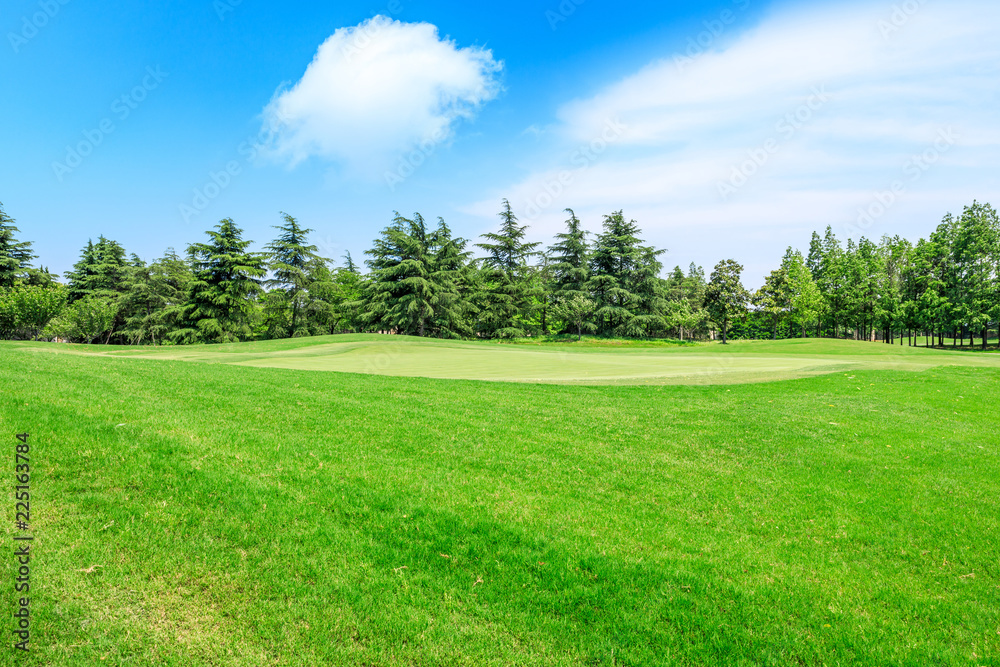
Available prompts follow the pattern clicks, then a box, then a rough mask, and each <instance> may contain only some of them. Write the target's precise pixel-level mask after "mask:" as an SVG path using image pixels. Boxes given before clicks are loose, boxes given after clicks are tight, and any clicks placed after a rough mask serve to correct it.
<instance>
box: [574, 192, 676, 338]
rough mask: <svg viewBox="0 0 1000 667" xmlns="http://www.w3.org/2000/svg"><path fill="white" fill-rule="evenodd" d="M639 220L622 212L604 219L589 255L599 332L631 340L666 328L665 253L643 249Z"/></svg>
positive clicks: (591, 285)
mask: <svg viewBox="0 0 1000 667" xmlns="http://www.w3.org/2000/svg"><path fill="white" fill-rule="evenodd" d="M639 233H640V231H639V226H638V225H637V224H636V222H635V220H632V221H630V222H626V221H625V216H624V215H623V214H622V212H621V211H615V212H614V213H612V214H610V215H607V216H605V217H604V231H603V232H602V233H601V234H599V235H598V236H597V240H596V241H595V242H594V247H593V252H592V253H591V257H590V271H591V276H592V277H591V279H590V280H589V281H588V282H587V289H588V290H589V291H590V292H591V294H592V295H593V298H594V301H595V303H596V305H597V311H596V316H597V325H598V332H599V333H601V334H602V335H612V336H619V337H626V338H641V337H646V336H651V335H654V334H656V333H659V332H662V331H663V330H664V329H666V322H665V321H664V319H663V317H662V311H663V307H664V306H665V303H666V301H665V299H664V295H663V285H662V282H661V281H660V279H659V278H658V275H659V273H660V271H661V269H662V268H663V267H662V265H661V264H660V262H659V260H658V259H657V258H658V257H659V256H660V255H661V254H663V253H664V252H666V251H665V250H656V249H654V248H652V247H649V246H645V245H643V241H642V239H640V238H639Z"/></svg>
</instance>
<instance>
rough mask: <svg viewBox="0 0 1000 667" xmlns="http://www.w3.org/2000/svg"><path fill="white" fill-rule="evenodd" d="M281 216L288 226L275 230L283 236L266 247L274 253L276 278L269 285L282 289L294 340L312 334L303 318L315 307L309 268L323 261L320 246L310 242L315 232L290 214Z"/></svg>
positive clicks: (272, 263)
mask: <svg viewBox="0 0 1000 667" xmlns="http://www.w3.org/2000/svg"><path fill="white" fill-rule="evenodd" d="M281 216H282V219H283V220H284V223H283V224H282V225H279V226H276V227H275V229H277V230H278V231H279V232H280V234H279V235H278V238H277V239H275V240H274V241H272V242H271V243H269V244H268V245H267V246H266V248H265V249H266V250H267V251H268V252H269V253H270V257H269V259H270V269H271V272H272V274H273V275H274V277H273V278H272V279H271V280H268V281H267V285H268V286H269V287H272V288H277V289H278V290H279V293H278V295H276V297H277V299H276V300H277V301H278V302H280V305H279V307H282V308H284V309H286V310H287V311H288V315H289V317H290V323H289V326H288V337H289V338H292V337H294V336H296V335H301V334H303V333H305V334H308V333H309V328H308V325H307V324H306V323H304V322H303V318H302V313H303V311H306V310H309V309H310V308H311V307H312V304H311V302H312V300H313V298H312V297H311V296H310V286H311V282H312V280H311V277H312V276H311V275H310V271H309V267H310V265H311V264H312V263H313V262H315V261H316V260H320V259H321V258H320V257H319V255H317V254H316V246H314V245H310V244H309V242H308V237H309V233H310V232H312V231H313V230H311V229H304V228H302V227H301V226H300V225H299V222H298V220H296V219H295V218H293V217H292V216H290V215H288V214H287V213H282V214H281Z"/></svg>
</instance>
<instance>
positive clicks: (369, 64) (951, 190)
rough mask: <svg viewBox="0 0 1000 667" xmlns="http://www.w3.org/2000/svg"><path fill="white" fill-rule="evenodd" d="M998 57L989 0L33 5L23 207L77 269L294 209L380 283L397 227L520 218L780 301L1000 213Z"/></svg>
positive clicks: (17, 203) (31, 232)
mask: <svg viewBox="0 0 1000 667" xmlns="http://www.w3.org/2000/svg"><path fill="white" fill-rule="evenodd" d="M577 2H579V4H577ZM997 34H1000V7H998V6H997V3H995V2H992V1H990V2H986V1H983V0H955V1H954V2H951V3H942V2H933V1H932V0H923V1H921V0H906V1H905V2H885V3H883V2H826V3H817V2H809V3H796V2H779V3H775V2H764V1H762V0H724V1H719V2H701V3H689V2H657V3H609V2H602V1H600V0H585V1H583V2H580V0H576V1H574V0H566V2H563V3H562V4H560V2H558V1H557V0H552V1H551V2H504V3H444V2H426V1H419V0H392V1H386V2H382V1H381V0H380V1H379V2H365V3H360V2H350V1H347V2H339V3H328V2H301V3H295V4H294V5H291V6H290V5H283V4H279V3H265V2H263V1H262V0H242V1H241V2H239V1H237V0H181V1H179V2H171V3H169V5H165V4H162V3H152V2H139V1H137V0H117V1H110V2H105V3H100V4H99V5H95V3H85V2H81V1H80V0H41V1H39V0H34V1H23V0H8V2H7V3H5V10H4V11H3V13H2V15H0V35H2V36H3V37H4V39H3V43H2V44H0V81H2V83H3V90H4V101H3V103H2V104H0V120H2V122H0V152H2V155H3V156H4V158H5V159H3V160H0V201H2V202H3V204H4V208H5V210H6V211H7V212H8V213H9V214H10V215H12V216H13V217H14V218H16V219H17V221H18V225H19V227H20V228H21V231H22V233H21V236H22V238H24V239H26V240H32V241H34V243H35V249H36V252H37V253H38V254H39V255H40V256H41V260H40V261H41V263H44V264H46V265H48V266H49V267H50V268H51V269H52V270H55V271H59V272H62V271H65V270H67V269H68V268H69V267H70V266H71V265H72V264H73V262H75V261H76V259H77V258H78V256H79V252H80V249H81V248H82V247H83V245H85V243H86V242H87V240H88V238H96V237H97V236H98V235H100V234H103V235H105V236H108V237H110V238H114V239H116V240H117V241H119V242H120V243H122V244H123V245H124V246H125V247H126V249H127V250H129V251H130V252H135V253H136V254H138V255H140V256H141V257H143V258H145V259H147V260H151V259H154V258H156V257H158V256H160V255H161V254H162V253H163V251H164V250H165V249H166V248H167V247H168V246H173V247H175V248H177V249H178V250H183V249H184V248H185V247H186V246H187V244H189V243H191V242H196V241H201V240H202V238H203V234H204V230H206V229H208V228H210V227H211V226H213V225H214V224H216V223H217V222H218V221H219V220H220V219H221V218H224V217H232V218H234V219H235V220H236V221H237V223H238V224H239V225H240V226H242V227H243V228H244V229H245V230H246V236H247V238H250V239H253V240H255V241H257V243H258V246H261V245H263V244H264V243H266V242H267V241H268V240H270V238H271V235H272V230H271V226H272V225H275V224H278V222H279V220H280V218H279V212H281V211H287V212H289V213H291V214H292V215H294V216H296V217H298V218H299V219H300V220H301V221H302V222H303V223H304V224H305V225H307V226H308V227H311V228H313V229H314V230H315V232H314V235H313V239H314V242H316V243H317V244H318V245H319V246H320V248H321V250H322V251H323V252H324V253H325V254H327V255H328V256H331V257H335V258H339V257H340V256H341V255H342V254H343V253H344V252H345V251H347V250H350V251H351V252H352V253H353V254H354V256H355V258H356V259H360V258H361V257H362V253H363V251H364V250H365V249H366V248H368V247H370V245H371V240H372V239H373V238H375V236H376V235H377V234H378V232H379V230H381V229H382V228H383V227H384V226H385V225H386V224H387V223H388V222H389V221H390V219H391V217H392V212H393V211H394V210H399V211H400V212H402V213H404V214H408V213H411V212H414V211H419V212H420V213H422V214H423V215H424V216H425V217H427V218H429V219H432V220H433V219H435V218H437V217H438V216H441V217H444V218H445V219H446V220H447V221H448V222H449V224H450V225H451V226H452V227H453V229H454V230H455V231H456V233H458V234H460V235H463V236H465V237H467V238H475V237H477V236H478V235H479V234H481V233H483V232H485V231H489V230H491V229H492V228H493V227H494V226H495V221H496V218H495V214H496V211H497V210H498V208H499V204H500V199H501V198H502V197H508V198H510V200H511V202H512V204H513V205H514V208H515V211H516V212H518V214H519V215H520V216H521V217H522V219H523V220H524V221H526V222H528V223H529V224H531V226H532V232H531V233H532V235H533V237H534V238H536V239H537V240H543V241H548V240H549V239H550V238H551V234H553V233H555V232H557V231H559V229H560V226H561V222H562V220H563V219H564V218H565V217H566V216H565V215H564V214H563V213H562V211H563V209H565V208H567V207H572V208H574V209H576V210H577V213H578V214H579V215H580V216H581V218H582V219H583V220H584V222H585V224H586V225H587V227H588V228H590V229H591V230H593V231H598V230H599V228H600V221H601V216H602V215H603V214H605V213H609V212H611V211H612V210H616V209H619V208H621V209H624V211H625V214H626V215H627V216H630V217H633V218H635V219H636V220H637V221H638V223H639V225H640V226H641V227H642V228H643V230H644V231H645V236H646V238H647V240H648V241H650V242H651V243H654V244H656V245H657V246H658V247H663V248H667V249H669V253H668V255H667V256H666V261H667V263H669V264H670V265H673V264H682V265H684V266H686V265H687V264H688V263H689V262H691V261H694V262H697V263H699V264H702V265H704V266H705V267H706V268H707V269H709V270H710V269H711V266H712V265H713V264H714V263H715V262H717V261H718V260H720V259H723V258H727V257H734V258H736V259H738V260H740V261H741V262H743V263H744V264H745V265H746V266H747V282H748V284H750V285H755V284H757V283H759V282H760V277H761V276H762V275H763V274H764V273H765V272H766V271H767V270H769V269H770V268H773V266H774V265H775V264H776V263H777V262H778V261H780V257H781V255H782V254H783V251H784V248H785V246H786V245H789V244H792V245H796V246H799V247H802V248H805V247H806V246H807V244H808V240H809V234H810V232H811V231H812V230H814V229H823V228H825V226H826V225H832V226H833V227H834V229H835V231H836V232H837V233H838V235H840V236H841V237H846V236H854V237H857V236H860V235H862V234H864V235H867V236H869V237H879V236H881V235H883V234H901V235H904V236H907V237H910V238H915V237H917V236H920V235H926V234H927V233H928V232H929V231H930V230H931V229H933V227H934V226H935V225H936V224H937V222H939V221H940V219H941V217H942V216H943V215H944V214H945V213H946V212H948V211H959V210H960V209H961V207H962V206H963V205H965V204H968V203H971V202H972V200H973V199H979V200H980V201H983V200H985V201H991V202H992V203H994V204H1000V197H997V196H996V195H997V190H998V181H997V173H998V171H997V169H996V165H997V164H998V158H1000V124H998V123H997V120H998V117H997V116H998V112H997V109H1000V106H998V104H997V103H998V101H1000V100H998V97H1000V86H998V85H997V84H998V82H1000V78H998V74H1000V46H998V43H997V42H998V40H997V39H996V35H997ZM324 44H325V46H323V45H324ZM321 46H322V48H321Z"/></svg>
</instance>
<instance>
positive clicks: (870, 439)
mask: <svg viewBox="0 0 1000 667" xmlns="http://www.w3.org/2000/svg"><path fill="white" fill-rule="evenodd" d="M0 382H3V386H4V387H5V389H4V392H3V394H2V398H0V432H2V433H7V434H13V433H14V432H15V431H18V430H29V431H31V432H32V434H33V439H34V440H33V442H34V443H35V446H34V450H33V457H34V465H35V468H34V480H33V488H32V491H33V494H34V496H33V497H34V502H35V505H34V507H33V510H34V512H35V517H34V521H33V524H34V525H33V528H34V530H35V532H36V534H37V536H38V541H37V542H36V549H37V554H36V561H35V564H34V565H35V569H34V570H33V573H32V575H33V577H35V582H36V585H37V589H36V590H35V592H34V593H35V594H34V595H33V603H32V604H33V606H34V608H35V611H36V614H37V615H36V617H35V632H36V634H35V641H36V642H37V643H36V645H35V650H34V656H35V662H36V664H50V665H92V664H151V663H166V664H175V665H198V664H206V665H207V664H213V665H214V664H225V665H260V664H283V665H313V664H324V663H326V664H345V665H375V664H378V665H383V664H388V665H458V664H467V665H508V664H524V665H528V664H531V665H542V664H545V665H583V664H587V665H614V664H617V665H659V664H663V665H722V664H725V665H798V664H809V665H819V664H824V665H856V664H866V665H875V664H878V665H913V666H917V665H919V666H924V665H996V664H1000V635H998V634H997V632H998V630H1000V611H998V605H997V600H998V599H1000V587H998V586H1000V570H998V564H997V559H996V544H997V540H998V534H997V529H998V523H1000V500H998V498H1000V494H998V491H1000V488H998V487H1000V482H998V480H1000V474H998V473H1000V457H998V446H1000V442H998V436H997V434H996V416H995V415H996V413H997V408H998V405H997V402H998V401H997V396H998V390H1000V373H997V372H996V371H994V370H988V369H975V368H964V369H962V368H951V369H937V370H931V371H928V372H926V373H920V374H912V373H893V372H875V371H865V372H858V373H851V374H850V375H847V374H837V375H828V376H824V377H818V378H811V379H805V380H796V381H790V382H782V383H773V384H758V385H746V386H730V387H664V386H656V387H567V386H556V385H510V384H496V383H477V382H460V381H439V380H425V379H409V378H384V377H374V376H363V375H343V374H333V373H309V372H293V371H284V370H275V369H260V368H241V367H233V366H218V365H216V366H213V365H206V364H184V363H174V362H153V361H146V360H136V359H119V358H102V357H86V356H80V355H53V354H48V353H40V352H38V351H33V350H31V349H25V348H23V347H19V346H13V345H8V346H0ZM3 438H4V439H6V440H7V441H9V445H8V450H9V451H10V452H12V451H13V438H12V437H8V436H6V435H5V436H3ZM4 456H6V454H4ZM10 456H11V458H12V456H13V454H12V453H11V454H10ZM6 507H7V508H9V509H8V510H7V511H8V513H9V514H10V515H11V516H9V517H8V521H6V522H4V526H5V527H7V526H11V522H12V520H13V516H12V513H13V502H12V500H8V503H7V505H6ZM5 530H6V531H7V532H9V530H10V529H9V528H5ZM6 543H7V544H10V541H9V539H8V541H7V542H6ZM0 570H2V574H0V576H2V577H3V580H4V581H8V582H10V581H11V580H12V576H13V574H12V559H11V558H4V559H2V560H0ZM2 590H3V598H2V599H3V600H4V604H5V607H4V608H8V609H9V608H11V606H10V605H11V600H10V595H11V594H10V588H9V586H6V587H4V588H3V589H2ZM974 656H976V657H974ZM9 657H10V655H9V652H7V651H3V652H2V653H0V660H5V659H8V658H9ZM102 660H103V662H102Z"/></svg>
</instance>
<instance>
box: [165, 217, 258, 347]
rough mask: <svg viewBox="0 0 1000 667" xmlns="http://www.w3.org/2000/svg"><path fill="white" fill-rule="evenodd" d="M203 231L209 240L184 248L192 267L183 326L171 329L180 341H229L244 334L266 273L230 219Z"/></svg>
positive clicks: (236, 339)
mask: <svg viewBox="0 0 1000 667" xmlns="http://www.w3.org/2000/svg"><path fill="white" fill-rule="evenodd" d="M214 229H215V231H211V230H210V231H208V232H206V234H207V235H208V237H209V239H210V241H209V243H194V244H192V245H190V246H189V247H188V253H189V255H190V256H191V258H192V262H193V264H194V269H195V277H194V281H193V282H192V284H191V288H190V295H189V298H188V303H187V305H186V306H185V308H184V320H185V324H186V326H185V328H183V329H181V330H179V331H175V332H173V333H171V338H172V339H173V340H176V341H181V342H196V341H202V342H206V343H229V342H236V341H239V340H242V339H246V338H249V337H250V335H251V333H252V330H251V323H252V322H251V320H252V315H253V312H254V307H255V299H256V297H258V296H259V295H260V294H261V293H262V292H263V290H262V288H261V282H262V280H261V279H262V278H263V276H264V275H265V273H266V269H265V263H266V259H265V256H264V255H263V254H262V253H255V252H247V248H248V247H249V246H250V245H251V243H252V241H244V240H243V230H242V229H240V228H239V227H237V226H236V223H235V222H233V220H232V219H231V218H226V219H224V220H222V221H221V222H220V223H219V224H218V225H216V226H215V228H214Z"/></svg>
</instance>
